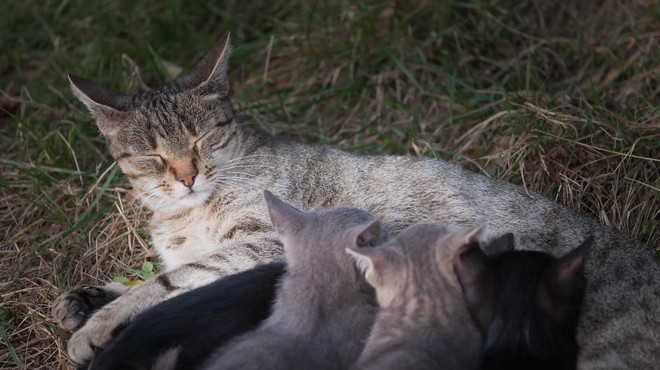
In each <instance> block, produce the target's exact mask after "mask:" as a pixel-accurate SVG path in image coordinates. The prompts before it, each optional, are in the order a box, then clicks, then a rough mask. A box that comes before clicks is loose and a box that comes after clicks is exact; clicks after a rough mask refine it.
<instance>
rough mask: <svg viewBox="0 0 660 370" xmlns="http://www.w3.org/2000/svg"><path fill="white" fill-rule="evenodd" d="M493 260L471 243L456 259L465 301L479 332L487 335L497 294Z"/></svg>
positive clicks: (475, 244)
mask: <svg viewBox="0 0 660 370" xmlns="http://www.w3.org/2000/svg"><path fill="white" fill-rule="evenodd" d="M491 263H492V260H491V259H490V257H488V256H487V255H486V254H485V253H484V252H483V251H482V250H481V248H480V247H479V244H478V243H471V244H469V247H468V248H467V249H465V250H463V251H461V252H460V253H459V254H458V255H457V256H456V257H455V258H454V272H455V273H456V278H457V279H458V282H459V284H460V285H461V290H462V291H463V299H464V300H465V303H466V306H467V308H468V311H469V312H470V315H472V319H473V320H474V321H475V323H476V324H477V327H478V328H479V330H481V332H482V333H485V330H486V326H487V325H488V320H489V319H490V313H491V311H492V301H493V299H492V298H493V296H494V294H495V292H494V289H495V286H494V282H493V280H494V278H493V270H492V267H491Z"/></svg>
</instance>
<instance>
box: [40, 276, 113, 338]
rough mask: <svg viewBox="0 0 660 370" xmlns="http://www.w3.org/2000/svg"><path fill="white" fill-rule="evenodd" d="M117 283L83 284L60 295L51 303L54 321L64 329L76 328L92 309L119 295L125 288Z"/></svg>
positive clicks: (73, 329)
mask: <svg viewBox="0 0 660 370" xmlns="http://www.w3.org/2000/svg"><path fill="white" fill-rule="evenodd" d="M118 285H119V284H110V285H106V286H102V287H101V286H91V285H84V286H81V287H79V288H76V289H72V290H70V291H68V292H66V293H64V294H62V295H60V296H59V297H57V299H56V300H55V303H54V305H53V317H54V318H55V321H56V322H57V324H58V325H59V327H60V328H62V329H64V330H67V331H75V330H78V328H80V327H81V326H83V324H85V321H87V319H88V318H89V317H90V315H91V314H92V313H93V312H94V311H96V310H97V309H99V308H101V307H103V306H105V305H106V304H108V303H109V302H111V301H113V300H114V299H116V298H117V297H119V296H120V295H121V290H122V289H125V288H121V287H119V286H118Z"/></svg>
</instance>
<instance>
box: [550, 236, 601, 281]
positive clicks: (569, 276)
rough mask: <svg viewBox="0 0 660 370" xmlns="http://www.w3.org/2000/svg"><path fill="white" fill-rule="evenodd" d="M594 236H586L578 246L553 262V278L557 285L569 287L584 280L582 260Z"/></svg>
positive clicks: (584, 258) (583, 260)
mask: <svg viewBox="0 0 660 370" xmlns="http://www.w3.org/2000/svg"><path fill="white" fill-rule="evenodd" d="M593 241H594V237H593V236H590V237H588V238H587V239H586V240H585V241H584V242H582V244H580V246H579V247H577V248H575V249H573V250H572V251H570V252H569V253H568V254H566V255H565V256H563V257H561V258H559V259H558V260H557V261H555V262H554V263H553V266H552V271H553V274H554V275H555V276H554V279H555V280H556V283H557V284H559V286H565V287H566V288H570V287H572V286H575V285H576V284H580V281H583V280H584V262H585V260H586V257H587V253H588V252H589V247H590V246H591V244H592V243H593Z"/></svg>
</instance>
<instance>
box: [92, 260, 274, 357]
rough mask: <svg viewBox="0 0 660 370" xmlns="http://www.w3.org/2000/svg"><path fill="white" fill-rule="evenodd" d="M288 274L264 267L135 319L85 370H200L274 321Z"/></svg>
mask: <svg viewBox="0 0 660 370" xmlns="http://www.w3.org/2000/svg"><path fill="white" fill-rule="evenodd" d="M284 271H285V265H284V264H283V263H280V262H276V263H269V264H264V265H261V266H257V267H255V268H254V269H250V270H247V271H243V272H240V273H238V274H234V275H230V276H227V277H225V278H222V279H220V280H218V281H216V282H213V283H211V284H208V285H206V286H203V287H200V288H197V289H193V290H191V291H189V292H186V293H183V294H181V295H178V296H176V297H174V298H172V299H168V300H167V301H165V302H162V303H160V304H158V305H156V306H154V307H152V308H150V309H148V310H146V311H145V312H143V313H142V314H140V315H139V316H138V317H136V318H135V320H134V321H133V322H131V323H130V324H129V325H128V327H126V328H124V329H122V330H121V331H120V332H119V333H118V335H117V336H116V337H114V338H113V339H112V341H111V342H110V343H109V345H108V346H107V347H106V348H105V349H102V350H100V351H98V353H97V354H95V356H94V358H93V359H92V362H91V363H90V364H88V365H87V366H84V367H83V368H84V369H90V370H91V369H94V370H130V369H136V370H137V369H152V368H153V369H156V368H158V369H160V368H163V367H165V366H167V367H169V368H170V369H178V370H184V369H194V368H197V367H199V366H200V365H201V364H202V363H203V362H204V361H205V360H206V359H207V358H209V356H211V354H212V353H213V352H214V351H215V350H216V349H217V348H218V347H220V346H221V345H223V344H224V343H225V342H227V341H228V340H231V339H233V338H234V337H237V336H238V335H241V334H243V333H245V332H248V331H250V330H253V329H255V328H256V327H257V326H258V325H259V324H260V323H261V322H262V321H264V320H265V319H266V318H267V317H268V316H269V315H270V311H271V306H272V303H273V301H274V299H275V290H276V287H277V284H278V282H279V281H280V278H281V277H282V275H283V274H284ZM171 351H174V352H171ZM163 354H169V355H170V356H171V357H170V358H165V359H163ZM156 365H158V366H156Z"/></svg>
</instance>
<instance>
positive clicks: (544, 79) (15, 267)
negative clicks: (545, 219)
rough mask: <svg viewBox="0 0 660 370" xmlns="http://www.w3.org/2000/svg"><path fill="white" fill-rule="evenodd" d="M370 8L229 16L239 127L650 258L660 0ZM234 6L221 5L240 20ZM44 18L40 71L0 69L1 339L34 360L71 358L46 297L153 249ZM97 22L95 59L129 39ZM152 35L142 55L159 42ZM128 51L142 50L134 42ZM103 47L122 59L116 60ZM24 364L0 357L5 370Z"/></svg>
mask: <svg viewBox="0 0 660 370" xmlns="http://www.w3.org/2000/svg"><path fill="white" fill-rule="evenodd" d="M514 3H515V2H514ZM149 4H152V3H149ZM360 4H361V5H360ZM383 4H385V5H378V6H375V5H373V4H371V5H370V6H366V5H364V4H362V3H359V4H358V5H350V6H345V7H342V8H341V11H340V12H338V13H337V14H331V15H326V16H320V17H319V16H314V17H312V16H309V14H311V13H310V12H311V11H310V10H309V9H307V10H301V11H300V12H301V13H304V14H305V15H306V16H309V19H305V17H304V16H303V15H300V14H297V13H296V12H293V13H291V14H289V13H287V14H286V15H283V16H282V18H281V19H280V18H277V19H275V20H271V19H268V20H266V21H264V22H263V23H264V26H263V30H264V31H263V35H262V34H260V33H259V32H257V31H254V30H253V29H252V28H250V27H248V26H246V24H249V22H245V21H241V20H233V21H232V22H234V23H231V25H232V26H233V27H235V29H236V32H235V36H234V37H235V44H236V45H237V46H239V49H238V50H237V53H236V54H237V55H236V58H235V62H234V63H235V64H236V66H235V68H233V70H232V77H233V78H234V80H235V81H234V86H235V88H236V94H235V95H236V97H237V103H236V104H237V109H238V111H239V113H240V114H241V115H242V116H243V117H244V120H245V121H246V122H248V123H250V124H253V125H256V126H260V127H263V128H264V129H267V130H270V131H272V132H275V133H277V134H280V135H285V136H289V137H292V138H297V139H301V140H305V141H308V142H323V143H331V144H334V145H337V146H339V147H342V148H345V149H348V150H352V151H355V152H363V153H397V154H411V155H428V156H436V157H440V158H445V159H450V160H453V161H456V162H458V163H461V164H463V165H465V166H467V167H469V168H471V169H472V170H474V171H479V172H482V173H484V174H485V175H487V176H493V177H499V178H504V179H506V180H507V181H511V182H513V183H517V184H520V185H522V186H524V187H525V188H527V189H529V190H530V191H535V192H539V193H542V194H544V195H546V196H548V197H549V198H551V199H555V200H557V201H559V202H561V203H563V204H565V205H566V206H568V207H570V208H572V209H575V210H577V211H579V212H583V213H585V214H588V215H591V216H592V217H597V218H598V219H599V220H600V221H601V222H603V223H604V224H607V225H611V226H612V227H615V228H617V229H620V230H622V231H624V232H627V233H630V234H633V235H635V236H637V237H638V238H640V239H641V240H643V241H644V242H646V243H648V245H649V246H651V248H653V249H654V250H655V251H656V253H659V252H660V229H659V228H658V226H657V221H658V218H659V216H660V214H659V213H660V204H659V202H660V180H659V178H658V172H659V171H658V162H660V153H659V148H660V145H658V144H660V110H659V109H658V108H659V106H660V84H658V75H659V74H660V68H659V67H658V66H657V60H660V50H659V47H658V40H659V39H660V33H658V31H657V30H658V25H659V23H658V21H657V16H658V15H660V10H658V8H657V4H654V2H652V1H632V2H626V3H624V2H617V1H605V2H601V3H599V4H596V3H594V2H570V1H559V2H556V4H546V3H544V2H539V1H532V2H529V4H527V5H524V6H522V5H520V6H517V8H516V6H513V5H510V6H509V7H510V8H516V9H518V10H517V11H518V13H516V14H519V15H520V14H522V15H524V18H523V21H520V22H518V23H516V21H515V19H514V18H512V17H511V16H509V15H506V14H504V15H503V13H501V12H500V11H499V10H498V8H479V6H477V5H474V7H473V8H469V7H464V8H459V9H458V10H456V11H455V12H454V13H452V14H443V13H442V9H441V8H434V9H435V10H434V11H435V13H433V12H430V11H425V10H424V9H426V7H429V6H431V5H430V3H429V2H424V1H421V2H419V3H416V4H412V5H405V4H401V3H394V2H392V3H383ZM152 5H153V4H152ZM33 6H34V5H33ZM77 6H83V5H82V3H79V4H77ZM201 7H202V6H201V5H200V8H201ZM240 7H241V5H240V4H238V3H237V2H229V4H228V5H227V8H229V9H230V11H231V9H235V10H234V11H235V12H236V13H238V12H240V11H241V9H242V8H240ZM246 7H248V6H247V5H246ZM418 8H419V9H421V10H419V9H418ZM250 9H251V8H249V7H248V8H247V10H245V9H243V10H245V11H246V12H247V11H248V10H250ZM475 9H476V10H475ZM252 11H254V10H252ZM316 11H317V12H323V11H324V9H323V8H322V7H319V9H317V10H316ZM512 12H513V11H512ZM164 13H165V12H164ZM164 13H163V14H156V13H153V12H152V13H147V12H146V11H145V14H143V16H144V17H145V18H147V19H150V22H152V23H150V24H149V25H148V26H145V27H152V28H153V27H157V24H156V23H157V22H156V19H157V17H159V16H163V17H165V16H166V14H164ZM431 13H432V14H431ZM436 13H437V14H436ZM445 13H446V12H445ZM119 14H121V13H119ZM278 14H279V13H278ZM399 14H412V15H413V18H411V19H412V20H414V21H415V22H411V23H405V22H402V20H401V17H398V15H399ZM206 15H207V14H204V15H203V16H202V17H201V18H195V19H197V21H196V22H197V25H198V26H200V29H201V28H204V27H206V28H205V29H213V36H211V35H209V36H208V37H207V38H208V39H209V41H210V40H212V39H213V38H214V37H215V33H217V30H216V28H217V26H216V25H214V24H211V25H209V23H212V22H211V21H201V20H200V19H204V17H205V16H206ZM250 15H251V14H250V13H246V15H245V17H247V18H250V17H249V16H250ZM70 17H74V15H70ZM191 17H192V16H191ZM80 19H81V20H80V21H79V22H78V23H80V24H78V23H76V22H71V23H72V24H75V26H72V27H73V28H74V30H75V27H92V26H90V25H89V23H85V22H86V21H85V18H84V17H80ZM321 21H323V22H321ZM49 22H50V21H49V20H48V21H45V24H47V25H48V27H44V29H45V31H44V32H46V33H48V34H49V35H50V36H52V37H50V36H49V37H48V42H50V43H52V47H53V49H54V50H55V52H53V54H52V55H51V54H49V55H50V56H51V57H52V58H53V61H51V62H50V63H51V64H48V62H46V61H44V60H42V59H41V58H40V57H39V55H40V54H39V53H43V50H45V49H44V47H43V45H38V46H34V47H30V48H25V49H19V52H20V57H17V58H16V59H12V60H19V61H21V63H23V64H22V65H20V66H17V65H11V64H9V65H8V66H6V65H4V64H0V76H2V77H3V78H4V77H7V78H8V81H11V82H10V83H8V85H6V86H0V87H1V88H3V89H4V90H5V94H4V95H3V98H1V99H0V106H1V107H3V110H2V112H6V113H4V114H3V115H2V116H0V138H1V139H2V141H0V143H1V144H2V148H3V156H2V162H0V169H1V173H2V176H1V177H0V185H1V186H0V191H1V192H2V199H1V203H0V225H1V226H2V229H1V230H2V231H3V239H2V244H1V245H0V294H1V297H2V300H1V301H0V305H1V306H0V319H1V320H0V323H1V325H2V326H1V327H0V334H2V333H5V334H6V335H7V338H6V339H7V340H8V342H9V344H10V345H11V348H13V350H14V351H15V353H16V354H17V356H18V358H19V359H20V362H21V363H22V366H23V367H25V368H29V369H41V368H43V369H67V368H72V364H71V363H70V362H69V361H68V359H67V357H66V350H65V348H66V338H67V335H68V334H67V333H60V332H59V331H58V330H57V329H56V328H55V327H54V326H53V325H52V324H51V320H52V317H50V305H51V303H52V301H53V300H54V298H55V297H56V296H57V295H58V294H60V293H61V291H63V290H65V289H68V288H69V287H70V286H72V285H75V284H80V283H86V284H101V283H105V282H107V281H108V280H109V279H110V278H112V277H113V276H116V275H123V276H129V277H131V278H136V275H134V274H132V273H130V272H128V271H127V269H126V268H127V267H131V268H139V266H140V265H141V264H142V262H144V261H145V260H148V259H150V258H151V257H150V251H149V238H148V236H147V234H146V233H145V231H144V221H145V219H146V214H145V213H144V212H143V211H140V209H139V208H138V207H137V206H136V205H135V204H132V203H131V201H130V200H128V197H127V196H126V190H125V187H127V183H126V182H125V180H124V179H123V178H122V177H120V176H117V177H112V176H111V170H108V171H105V170H106V169H108V165H109V163H110V160H109V159H108V156H107V154H106V153H105V151H104V149H103V147H102V145H101V144H100V143H101V141H100V140H99V139H98V138H96V137H95V135H96V133H95V130H94V129H93V128H92V126H91V125H88V124H85V125H81V124H80V122H89V118H88V116H87V114H86V112H84V111H83V110H82V108H81V107H80V105H77V104H76V103H74V102H73V98H72V97H71V96H70V94H69V93H68V91H67V88H66V86H65V84H64V82H63V81H60V80H57V79H56V78H59V79H61V76H62V75H63V74H64V72H65V71H66V72H69V71H73V72H78V69H79V68H82V67H79V66H78V65H77V64H76V63H77V60H78V59H76V63H71V62H70V61H68V59H71V58H80V60H82V59H83V58H82V55H86V53H87V50H86V49H85V51H84V52H83V54H81V53H80V52H79V51H78V50H77V49H73V48H70V49H62V48H64V46H63V45H65V44H66V42H68V43H75V42H78V43H80V41H78V40H77V39H76V38H72V37H71V36H67V35H63V34H57V32H56V31H53V30H54V29H56V25H55V21H53V22H52V25H51V24H50V23H49ZM241 22H243V23H241ZM287 22H289V23H287ZM432 22H436V23H441V22H445V23H447V27H454V29H453V31H452V32H447V33H442V34H441V33H438V34H437V37H436V36H433V37H431V36H429V35H430V34H432V32H436V31H438V32H439V30H436V28H434V27H436V26H433V25H430V24H431V23H432ZM66 23H67V24H68V23H69V22H68V21H67V22H66ZM91 23H93V22H91ZM477 26H483V29H482V30H481V31H480V30H478V29H477V28H478V27H477ZM14 27H15V29H13V31H14V32H18V31H17V30H18V26H14ZM168 27H169V25H168ZM109 29H110V31H108V32H109V34H107V35H104V37H100V38H99V39H98V40H97V44H93V45H91V46H90V47H91V48H92V49H91V50H93V51H95V52H97V53H101V54H102V53H103V52H104V51H103V50H102V49H101V48H102V45H105V44H113V45H114V44H115V43H122V42H123V41H122V40H127V39H129V37H130V35H126V34H124V33H122V32H124V31H123V30H114V31H112V28H109ZM89 31H90V29H87V28H81V29H79V30H78V31H77V32H89ZM111 31H112V32H114V33H112V32H111ZM120 31H121V32H120ZM49 32H50V33H49ZM74 32H75V31H74ZM135 32H136V33H137V32H138V31H135ZM157 32H158V31H157V30H154V31H153V33H157ZM163 32H165V31H163ZM209 33H211V32H209ZM51 34H52V35H51ZM496 34H497V35H496ZM149 35H150V34H149V33H148V32H145V33H144V37H152V39H153V40H152V39H149V40H152V41H149V42H150V44H149V45H151V46H153V47H156V48H157V50H156V52H155V53H156V54H158V53H160V51H161V50H162V49H169V48H167V47H166V45H164V44H165V42H164V41H163V40H158V39H154V37H155V36H153V35H151V36H149ZM58 38H59V40H60V41H58ZM189 39H190V38H189ZM189 39H187V40H189ZM95 40H96V39H95ZM118 40H119V41H118ZM131 40H132V39H131ZM138 40H139V38H138ZM187 40H186V41H187ZM364 40H367V41H364ZM374 40H376V41H377V40H381V41H384V42H383V43H381V44H378V43H377V42H374ZM126 43H128V42H126ZM158 43H162V44H163V45H162V48H160V47H161V46H159V45H158ZM241 44H243V45H246V46H245V48H246V49H244V50H243V51H241V50H240V46H241ZM2 45H4V44H2ZM17 45H18V44H17ZM347 45H348V46H347ZM351 45H354V47H353V46H351ZM85 47H87V45H85ZM16 48H19V47H18V46H16ZM49 48H50V46H49ZM133 48H134V49H133V51H134V53H136V54H138V53H140V50H142V52H143V53H145V54H146V55H148V56H149V57H150V58H151V54H149V52H147V51H144V49H146V48H145V47H144V45H142V47H141V48H138V46H136V45H133ZM159 48H160V49H159ZM190 48H192V47H191V46H190V45H187V44H185V43H184V42H183V41H180V43H179V44H176V45H174V47H173V48H172V49H176V50H175V51H178V52H181V53H187V54H186V55H187V56H186V58H188V56H190V55H192V54H191V53H198V54H197V56H199V53H202V52H203V50H187V49H190ZM113 50H114V49H113ZM186 50H187V51H186ZM167 53H168V52H167V51H163V52H162V54H164V55H168V54H167ZM108 54H110V56H111V58H112V59H113V60H114V61H112V63H118V64H120V62H119V61H120V60H122V58H121V55H120V54H119V53H117V52H112V53H111V52H108ZM12 55H13V54H12ZM420 55H422V56H424V57H423V58H422V57H420ZM133 56H134V55H133V54H131V57H133ZM169 56H170V58H175V56H176V52H171V53H170V54H169ZM25 58H28V59H27V60H26V59H25ZM58 58H59V59H58ZM99 58H100V57H99ZM104 58H105V56H104ZM111 58H110V57H108V58H107V59H111ZM107 59H106V60H101V61H102V62H103V63H111V61H109V60H107ZM129 60H130V59H129ZM136 60H137V63H138V64H140V65H141V66H142V67H143V70H144V71H145V74H144V75H143V76H142V77H143V79H144V81H145V82H146V83H148V84H155V83H157V80H158V79H159V78H157V77H154V75H157V73H156V72H155V71H156V70H157V68H155V67H153V66H151V68H149V62H146V61H145V59H144V58H143V59H142V61H141V62H140V60H138V58H136ZM147 60H150V59H147ZM64 61H66V62H64ZM178 61H179V62H180V63H191V62H192V60H185V59H183V57H181V59H178ZM92 62H93V63H95V65H94V66H93V67H87V69H88V70H89V71H97V69H96V68H97V67H96V65H97V64H98V63H100V61H94V60H93V61H92ZM90 63H91V62H90ZM81 64H82V62H81ZM129 64H130V63H129ZM63 66H64V67H63ZM437 66H440V67H442V68H443V71H445V72H446V71H450V72H451V73H448V72H447V73H445V74H442V73H440V72H438V71H437V69H434V68H435V67H437ZM134 70H135V69H134V68H131V67H130V66H128V67H121V66H119V67H117V71H115V72H113V73H114V74H113V73H110V75H111V77H112V76H114V79H113V81H115V80H117V81H119V80H121V78H118V77H117V76H120V77H121V76H123V82H122V83H123V85H119V84H118V82H116V83H114V85H113V86H115V87H116V86H122V88H123V89H128V88H129V87H130V86H137V85H140V84H142V82H141V80H136V75H135V74H134V73H132V72H133V71H134ZM48 73H53V75H54V76H60V77H52V79H48V78H50V77H49V76H51V75H49V74H48ZM80 73H82V72H80ZM33 79H37V80H39V81H40V84H39V85H43V86H39V85H35V84H31V83H30V82H29V81H31V80H33ZM504 81H507V82H504ZM461 83H464V84H467V85H468V87H461ZM124 91H127V90H124ZM86 135H87V136H86ZM12 161H20V162H21V163H20V164H17V163H15V162H12ZM38 166H51V167H57V168H65V169H66V170H68V171H78V172H79V173H78V172H76V174H67V173H61V172H54V171H52V170H48V169H43V168H41V169H39V168H37V167H38ZM108 179H109V182H108V183H107V184H106V180H108ZM104 187H105V190H103V189H104ZM95 212H98V214H94V213H95ZM86 214H91V215H92V216H90V217H88V218H85V217H83V216H85V215H86ZM80 220H87V221H86V222H84V223H80V224H76V222H78V221H80ZM73 226H75V227H73ZM2 341H3V342H5V339H4V338H3V339H2ZM22 366H20V365H18V364H17V362H16V360H15V359H14V358H13V357H12V353H11V352H10V351H5V350H2V351H0V368H3V369H4V368H19V367H22Z"/></svg>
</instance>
